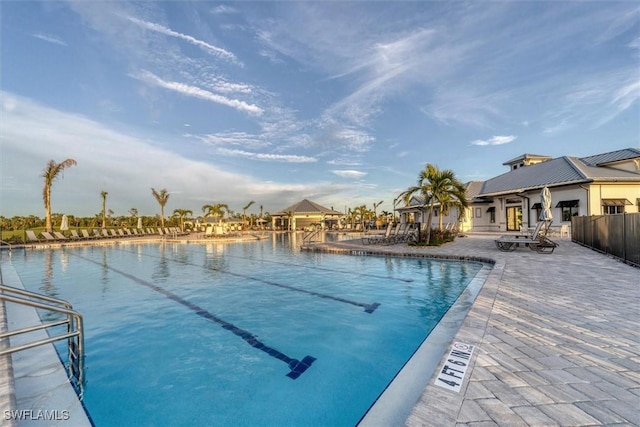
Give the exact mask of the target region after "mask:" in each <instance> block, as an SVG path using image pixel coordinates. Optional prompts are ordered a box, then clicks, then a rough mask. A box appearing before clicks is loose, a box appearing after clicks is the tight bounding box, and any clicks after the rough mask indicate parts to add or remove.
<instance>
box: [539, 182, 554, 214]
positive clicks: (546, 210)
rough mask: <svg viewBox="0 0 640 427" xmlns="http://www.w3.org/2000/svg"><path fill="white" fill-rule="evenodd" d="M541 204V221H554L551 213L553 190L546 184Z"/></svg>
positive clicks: (541, 195)
mask: <svg viewBox="0 0 640 427" xmlns="http://www.w3.org/2000/svg"><path fill="white" fill-rule="evenodd" d="M540 205H541V206H542V212H540V221H553V216H552V215H551V192H550V191H549V189H548V188H547V187H546V186H545V187H544V188H543V189H542V192H541V193H540Z"/></svg>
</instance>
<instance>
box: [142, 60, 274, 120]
mask: <svg viewBox="0 0 640 427" xmlns="http://www.w3.org/2000/svg"><path fill="white" fill-rule="evenodd" d="M131 77H133V78H135V79H137V80H140V81H143V82H145V83H147V84H150V85H154V86H158V87H161V88H164V89H168V90H172V91H174V92H178V93H180V94H182V95H185V96H192V97H195V98H200V99H205V100H207V101H211V102H215V103H217V104H222V105H226V106H228V107H232V108H235V109H236V110H238V111H244V112H246V113H249V114H255V115H261V114H262V113H263V110H262V108H260V107H258V106H257V105H255V104H248V103H246V102H244V101H240V100H237V99H229V98H227V97H225V96H222V95H218V94H215V93H213V92H210V91H208V90H204V89H201V88H199V87H196V86H191V85H188V84H185V83H179V82H171V81H166V80H163V79H161V78H160V77H158V76H156V75H155V74H153V73H151V72H149V71H146V70H142V71H141V72H139V73H136V74H131Z"/></svg>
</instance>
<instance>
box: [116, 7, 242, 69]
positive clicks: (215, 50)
mask: <svg viewBox="0 0 640 427" xmlns="http://www.w3.org/2000/svg"><path fill="white" fill-rule="evenodd" d="M127 19H128V20H129V21H130V22H132V23H134V24H136V25H137V26H139V27H141V28H144V29H147V30H150V31H155V32H157V33H160V34H164V35H167V36H170V37H176V38H179V39H181V40H185V41H187V42H189V43H191V44H192V45H194V46H198V47H200V48H202V49H204V50H205V51H207V52H209V53H211V54H213V55H215V56H218V57H220V58H223V59H226V60H228V61H231V62H234V63H238V58H236V56H235V55H234V54H233V53H231V52H229V51H227V50H225V49H222V48H220V47H217V46H213V45H211V44H209V43H207V42H205V41H202V40H198V39H196V38H195V37H192V36H190V35H187V34H182V33H179V32H177V31H173V30H171V29H169V28H167V27H164V26H162V25H160V24H156V23H153V22H149V21H144V20H142V19H138V18H134V17H133V16H127Z"/></svg>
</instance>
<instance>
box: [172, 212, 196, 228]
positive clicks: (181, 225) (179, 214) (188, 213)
mask: <svg viewBox="0 0 640 427" xmlns="http://www.w3.org/2000/svg"><path fill="white" fill-rule="evenodd" d="M187 215H193V211H190V210H188V209H175V210H174V211H173V216H175V217H177V218H178V219H179V220H180V231H182V232H183V233H184V219H185V217H186V216H187Z"/></svg>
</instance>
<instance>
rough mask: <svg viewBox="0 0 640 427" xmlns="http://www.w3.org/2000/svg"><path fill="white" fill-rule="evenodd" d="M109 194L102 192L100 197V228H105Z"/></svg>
mask: <svg viewBox="0 0 640 427" xmlns="http://www.w3.org/2000/svg"><path fill="white" fill-rule="evenodd" d="M108 195H109V193H107V192H106V191H104V190H102V191H101V192H100V197H102V228H107V196H108Z"/></svg>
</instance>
